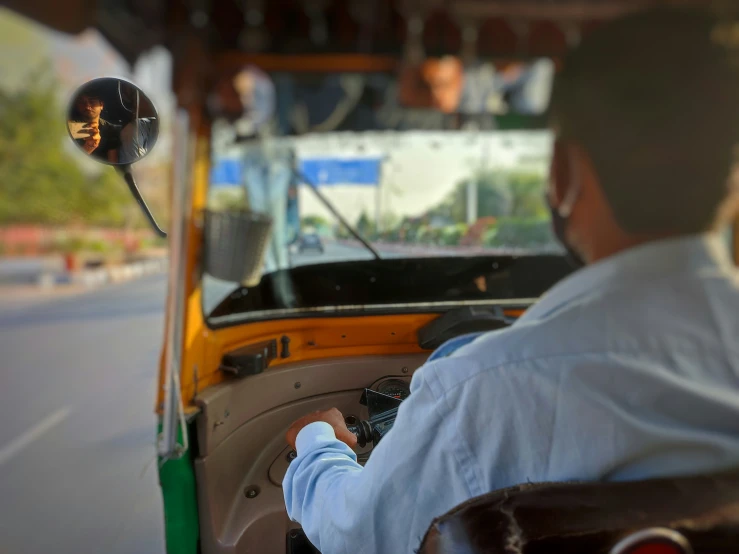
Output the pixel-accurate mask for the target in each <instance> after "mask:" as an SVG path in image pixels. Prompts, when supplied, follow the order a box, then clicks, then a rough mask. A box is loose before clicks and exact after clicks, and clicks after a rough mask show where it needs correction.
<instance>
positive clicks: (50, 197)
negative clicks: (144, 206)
mask: <svg viewBox="0 0 739 554" xmlns="http://www.w3.org/2000/svg"><path fill="white" fill-rule="evenodd" d="M52 74H53V72H52V71H51V69H50V68H49V67H48V65H43V66H40V67H39V68H38V69H37V70H36V71H33V72H31V73H30V74H29V76H28V78H27V79H26V81H25V83H24V84H23V86H20V87H18V88H17V89H16V90H14V91H8V90H0V160H2V163H0V224H3V223H5V224H8V223H43V224H63V223H70V222H89V223H96V224H106V225H108V226H120V225H123V224H124V222H125V213H124V208H125V206H126V205H127V204H129V203H130V202H132V199H131V198H130V197H129V195H128V193H127V191H126V187H125V185H123V183H121V182H120V178H119V177H118V176H117V175H115V172H114V171H113V169H112V168H107V167H105V168H102V171H101V172H99V173H98V174H97V175H86V174H85V173H83V171H82V169H81V168H80V166H79V164H78V163H77V162H76V161H75V160H74V159H73V157H72V155H71V154H70V153H69V152H68V150H67V149H66V148H65V141H68V140H69V138H68V137H67V134H66V130H65V126H64V121H65V117H64V113H63V110H62V109H61V108H60V107H59V105H58V103H57V101H56V94H57V84H56V82H55V81H54V79H53V78H51V77H49V76H50V75H52Z"/></svg>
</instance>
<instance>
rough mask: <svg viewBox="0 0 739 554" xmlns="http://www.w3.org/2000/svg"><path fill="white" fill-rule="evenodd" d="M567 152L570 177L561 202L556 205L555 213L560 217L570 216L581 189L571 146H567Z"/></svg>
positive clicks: (578, 172)
mask: <svg viewBox="0 0 739 554" xmlns="http://www.w3.org/2000/svg"><path fill="white" fill-rule="evenodd" d="M567 154H568V155H567V157H568V158H569V159H568V161H569V165H570V167H569V171H568V173H569V177H570V178H569V181H570V186H569V188H568V189H567V194H565V197H564V199H563V200H562V202H560V204H559V206H557V213H558V214H559V215H560V216H561V217H570V214H572V209H573V208H574V207H575V202H576V201H577V198H578V197H579V196H580V190H581V182H580V171H579V169H578V166H577V164H576V163H575V162H576V160H575V154H574V152H573V151H572V149H571V148H568V153H567Z"/></svg>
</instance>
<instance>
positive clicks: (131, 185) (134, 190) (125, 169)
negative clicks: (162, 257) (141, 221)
mask: <svg viewBox="0 0 739 554" xmlns="http://www.w3.org/2000/svg"><path fill="white" fill-rule="evenodd" d="M116 169H117V170H118V172H119V173H120V174H121V176H122V177H123V180H124V181H126V184H127V185H128V190H130V191H131V194H132V195H133V197H134V198H135V199H136V202H137V203H138V205H139V208H141V211H142V212H144V215H145V216H146V219H147V220H148V221H149V224H150V225H151V228H152V229H153V230H154V232H155V233H156V234H157V236H159V237H162V238H166V237H167V233H166V232H165V231H164V230H163V229H162V228H161V227H160V226H159V224H158V223H157V221H156V219H154V215H153V214H152V213H151V210H150V209H149V206H148V205H147V204H146V201H145V200H144V197H143V196H141V191H140V190H139V187H138V185H137V184H136V179H134V178H133V173H131V165H130V164H128V165H119V166H116Z"/></svg>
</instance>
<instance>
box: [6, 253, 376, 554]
mask: <svg viewBox="0 0 739 554" xmlns="http://www.w3.org/2000/svg"><path fill="white" fill-rule="evenodd" d="M369 257H370V254H369V253H367V252H366V251H365V250H363V249H361V248H353V247H349V246H343V245H338V244H333V243H332V244H327V246H326V251H325V252H324V253H322V254H321V253H319V252H305V253H303V254H294V255H293V260H292V262H293V264H294V265H298V264H308V263H327V262H331V261H339V260H346V259H367V258H369ZM21 265H22V264H21ZM13 269H16V268H15V267H13ZM18 269H21V270H23V271H28V270H29V268H27V267H25V266H23V267H21V266H20V265H19V266H18ZM30 269H31V270H33V269H34V268H30ZM209 285H213V286H209V287H206V292H208V291H210V295H211V299H210V301H214V300H213V298H218V297H219V296H220V295H221V294H222V295H223V296H225V295H227V294H228V293H229V292H230V291H231V290H233V287H234V285H233V284H231V283H224V282H219V283H215V285H214V283H213V282H211V283H209ZM165 291H166V279H165V276H164V275H157V276H151V277H145V278H143V279H139V280H135V281H131V282H128V283H125V284H120V285H111V286H107V287H104V288H101V289H98V290H95V291H92V292H85V293H81V294H76V295H74V296H67V297H63V298H55V297H48V296H43V297H41V296H39V297H38V298H36V297H34V296H30V297H29V296H24V297H22V298H3V297H2V294H1V292H0V354H1V357H0V422H2V424H0V553H1V554H36V553H39V554H41V553H47V552H53V553H54V554H66V553H70V554H79V553H80V552H105V553H106V554H132V553H135V554H161V553H163V552H164V529H163V512H162V501H161V496H160V492H159V485H158V482H157V472H156V458H155V438H156V437H155V434H156V420H155V417H154V414H153V406H154V396H155V388H156V379H157V367H158V359H159V351H160V348H161V344H162V340H161V338H162V333H163V324H164V302H165ZM206 296H207V295H206Z"/></svg>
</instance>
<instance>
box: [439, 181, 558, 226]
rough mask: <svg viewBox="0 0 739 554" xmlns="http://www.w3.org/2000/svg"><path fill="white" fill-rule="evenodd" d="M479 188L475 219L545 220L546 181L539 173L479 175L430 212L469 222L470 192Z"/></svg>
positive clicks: (455, 189) (463, 184)
mask: <svg viewBox="0 0 739 554" xmlns="http://www.w3.org/2000/svg"><path fill="white" fill-rule="evenodd" d="M470 185H472V186H476V187H477V214H475V216H476V217H475V219H478V218H480V217H486V216H493V217H544V216H546V205H545V204H544V191H545V190H546V188H545V186H546V183H545V179H544V177H543V176H542V175H540V174H537V173H524V172H515V171H490V170H488V171H478V172H476V173H474V174H473V175H472V176H470V177H469V178H467V179H465V180H463V181H461V182H459V183H457V186H456V187H455V188H454V190H453V191H452V193H451V194H449V196H447V198H445V199H444V201H443V202H442V203H441V204H440V205H439V206H437V207H436V208H433V209H432V210H430V211H429V214H430V215H438V216H442V217H447V218H449V219H451V220H452V221H455V222H464V221H466V220H467V188H468V186H470Z"/></svg>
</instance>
